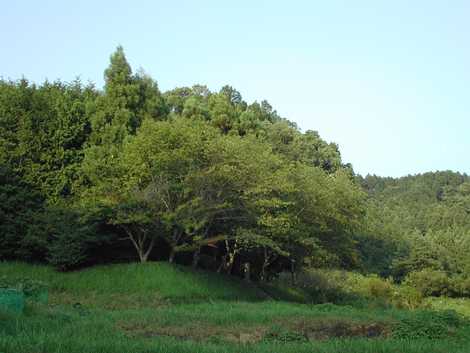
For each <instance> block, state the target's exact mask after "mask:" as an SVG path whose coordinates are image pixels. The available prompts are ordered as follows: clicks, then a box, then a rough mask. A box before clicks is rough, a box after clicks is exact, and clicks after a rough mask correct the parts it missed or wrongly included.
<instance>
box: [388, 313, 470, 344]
mask: <svg viewBox="0 0 470 353" xmlns="http://www.w3.org/2000/svg"><path fill="white" fill-rule="evenodd" d="M461 323H462V319H461V318H460V316H459V315H458V314H457V313H456V312H455V311H453V310H446V311H440V312H435V311H428V310H420V311H416V312H415V314H414V315H413V316H412V317H409V318H406V319H403V320H401V321H400V322H399V323H398V324H397V325H396V326H395V328H394V330H393V337H395V338H400V339H417V338H428V339H440V338H445V337H448V336H449V334H451V333H452V332H453V331H455V329H456V328H458V327H459V326H460V325H461Z"/></svg>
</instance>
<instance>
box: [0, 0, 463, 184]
mask: <svg viewBox="0 0 470 353" xmlns="http://www.w3.org/2000/svg"><path fill="white" fill-rule="evenodd" d="M469 19H470V1H468V0H463V1H453V0H448V1H442V0H441V1H432V0H428V1H418V0H414V1H410V0H406V1H401V0H394V1H380V0H370V1H359V0H357V1H335V0H328V1H314V0H311V1H295V0H290V1H274V0H273V1H256V0H252V1H245V0H238V1H220V0H219V1H215V0H214V1H208V0H207V1H204V0H199V1H183V0H180V1H169V0H166V1H159V0H156V1H150V0H149V1H138V0H136V1H117V0H113V1H99V0H95V1H78V0H76V1H65V0H62V1H47V0H42V1H33V0H31V1H21V0H17V1H7V0H3V1H1V2H0V76H2V77H3V78H5V79H7V78H11V79H18V78H21V77H22V76H23V75H24V76H25V77H26V78H28V79H30V80H32V81H35V82H42V81H43V80H44V79H46V78H47V79H49V80H55V79H57V78H60V79H62V80H65V81H70V80H72V79H74V78H75V77H76V76H80V77H81V78H82V79H83V80H84V81H87V80H90V81H93V82H95V83H96V84H97V86H98V87H101V86H102V84H103V70H104V69H105V68H106V66H107V64H108V60H109V55H110V54H111V52H112V51H113V50H114V49H115V47H116V46H117V45H119V44H121V45H123V47H124V50H125V52H126V55H127V58H128V60H129V62H130V63H131V65H132V66H133V68H134V69H138V68H139V67H142V68H143V69H144V70H145V71H146V72H147V73H149V74H150V75H151V76H153V77H154V78H155V79H156V80H157V81H158V83H159V86H160V88H161V89H162V90H168V89H172V88H174V87H176V86H183V85H185V86H188V85H192V84H195V83H200V84H205V85H207V86H208V87H209V88H211V89H217V90H218V89H219V88H220V87H221V86H223V85H224V84H230V85H232V86H234V87H235V88H236V89H238V90H239V91H240V92H241V93H242V95H243V97H244V98H245V100H247V101H249V102H251V101H253V100H261V99H267V100H268V101H269V102H270V103H271V104H272V105H273V106H274V107H275V109H276V110H277V111H278V112H279V113H280V114H281V115H282V116H284V117H286V118H288V119H290V120H293V121H295V122H296V123H297V124H298V125H299V127H300V128H301V129H302V130H308V129H313V130H317V131H319V133H320V135H321V136H322V137H323V138H325V139H326V140H328V141H334V142H336V143H338V144H339V146H340V149H341V152H342V155H343V159H344V160H345V161H346V162H350V163H352V164H353V166H354V169H355V170H356V171H357V172H359V173H361V174H367V173H371V174H378V175H384V176H402V175H406V174H414V173H421V172H425V171H434V170H447V169H450V170H454V171H460V172H466V173H470V20H469Z"/></svg>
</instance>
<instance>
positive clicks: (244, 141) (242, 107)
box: [0, 48, 365, 280]
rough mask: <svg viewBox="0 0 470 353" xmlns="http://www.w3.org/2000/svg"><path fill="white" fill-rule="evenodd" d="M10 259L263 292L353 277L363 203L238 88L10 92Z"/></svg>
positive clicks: (4, 158)
mask: <svg viewBox="0 0 470 353" xmlns="http://www.w3.org/2000/svg"><path fill="white" fill-rule="evenodd" d="M0 162H1V171H0V178H1V181H2V183H1V186H0V188H1V190H0V197H1V198H2V200H0V201H1V202H0V217H1V218H0V219H1V225H0V227H1V229H0V232H1V237H0V242H1V247H0V256H1V258H2V259H10V260H12V259H21V260H27V261H43V262H49V263H52V264H53V265H55V266H56V267H57V268H59V269H63V270H65V269H73V268H76V267H80V266H85V265H90V264H94V263H101V262H109V261H124V260H132V259H136V258H137V259H139V260H140V261H147V260H149V259H159V260H162V259H168V261H178V262H182V263H187V264H192V265H193V266H195V267H196V266H203V267H205V268H210V269H213V270H216V271H221V272H222V271H223V272H227V273H234V274H242V273H246V272H247V271H249V272H250V273H251V276H252V277H253V278H257V279H261V280H267V279H269V277H270V276H272V275H274V274H275V273H278V272H279V271H282V270H297V269H299V268H301V267H302V266H305V265H315V266H320V265H326V264H334V265H336V266H345V267H355V266H357V265H358V261H359V258H358V252H357V249H356V246H355V243H354V240H353V234H354V233H355V231H356V229H358V228H359V227H360V226H361V224H362V219H363V217H364V212H365V194H364V192H363V191H361V189H360V187H359V185H358V184H357V183H356V182H355V181H354V177H353V172H352V169H351V167H350V166H349V165H343V164H342V162H341V157H340V153H339V151H338V147H337V146H336V145H335V144H329V143H326V142H325V141H323V140H322V139H321V138H320V137H319V135H318V134H317V133H316V132H314V131H307V132H305V133H302V132H300V131H299V129H298V128H297V127H296V126H295V124H293V123H291V122H289V121H288V120H286V119H283V118H281V117H280V116H279V115H278V114H277V113H276V111H275V110H273V108H272V107H271V106H270V105H269V104H268V103H267V102H266V101H262V102H261V103H258V102H254V103H251V104H248V103H247V102H245V101H244V100H243V99H242V97H241V95H240V93H239V92H238V91H236V90H235V89H233V88H232V87H230V86H225V87H223V88H222V89H221V90H220V91H219V92H211V91H210V90H208V89H207V87H205V86H193V87H183V88H177V89H174V90H171V91H168V92H165V93H161V92H160V90H159V88H158V86H157V83H156V82H155V81H154V80H153V79H152V78H150V77H148V76H147V75H145V74H144V73H142V72H138V73H136V74H134V73H133V72H132V70H131V67H130V66H129V64H128V62H127V60H126V58H125V55H124V53H123V50H122V48H118V49H117V51H116V52H115V53H114V54H113V55H112V56H111V62H110V65H109V67H108V68H107V69H106V70H105V86H104V89H103V90H102V91H101V90H97V89H96V88H95V87H93V86H91V85H88V86H84V85H83V84H81V82H80V81H75V82H72V83H62V82H54V83H49V82H46V83H44V84H42V85H40V86H37V85H35V84H31V83H29V82H28V81H26V80H21V81H18V82H10V81H1V82H0Z"/></svg>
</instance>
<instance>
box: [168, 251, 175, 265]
mask: <svg viewBox="0 0 470 353" xmlns="http://www.w3.org/2000/svg"><path fill="white" fill-rule="evenodd" d="M175 255H176V251H175V250H174V249H173V248H172V249H171V250H170V257H169V258H168V262H169V263H170V264H172V263H173V261H174V260H175Z"/></svg>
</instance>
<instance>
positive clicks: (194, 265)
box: [192, 248, 201, 268]
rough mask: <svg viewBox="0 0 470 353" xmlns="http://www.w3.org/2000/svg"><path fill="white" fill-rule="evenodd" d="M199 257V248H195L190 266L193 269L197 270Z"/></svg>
mask: <svg viewBox="0 0 470 353" xmlns="http://www.w3.org/2000/svg"><path fill="white" fill-rule="evenodd" d="M199 255H201V248H197V249H196V251H195V252H194V254H193V264H192V267H193V268H197V265H198V263H199V258H200V256H199Z"/></svg>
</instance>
